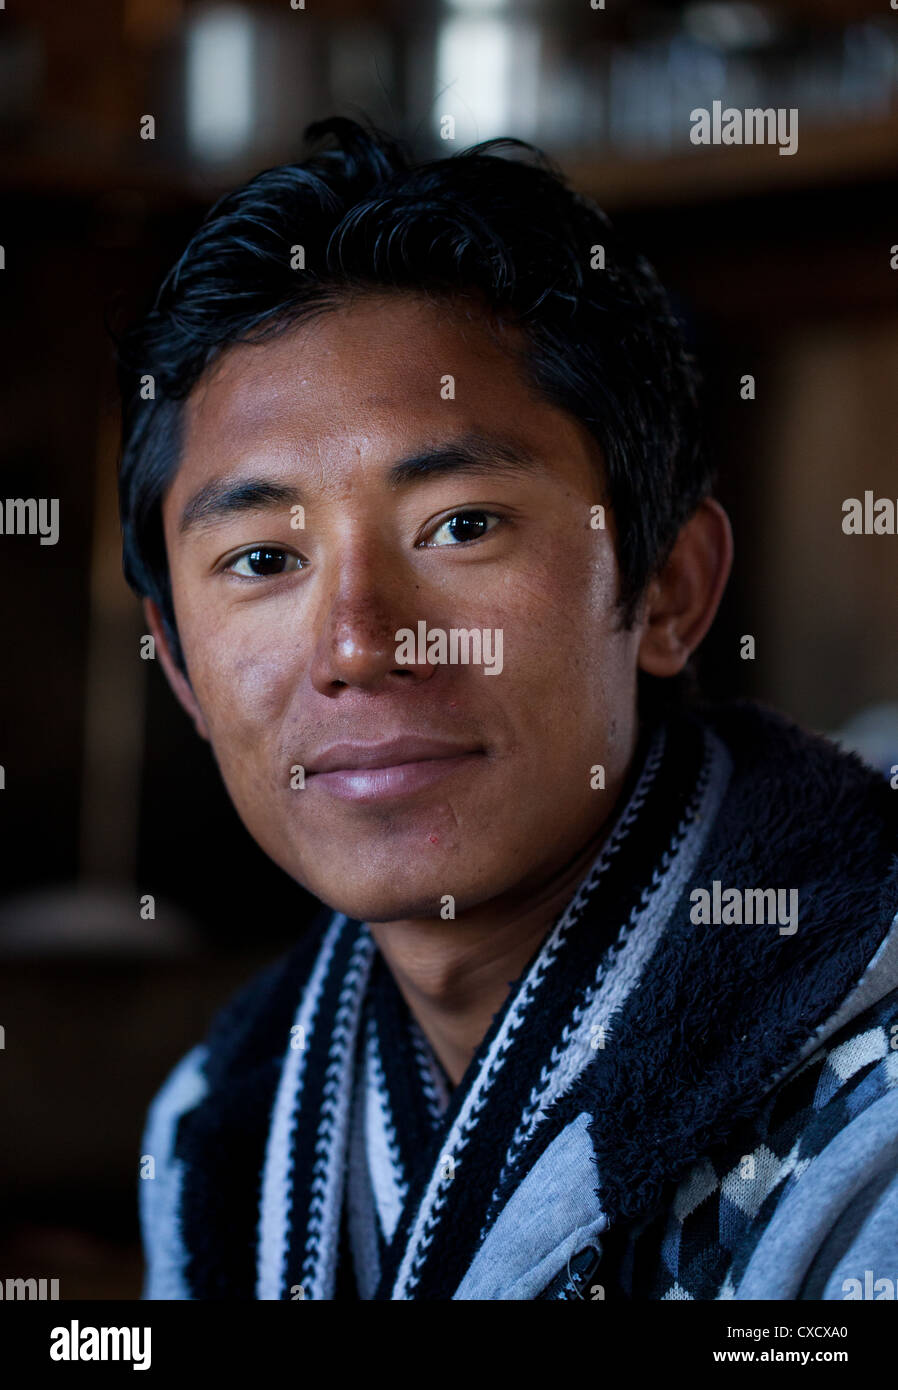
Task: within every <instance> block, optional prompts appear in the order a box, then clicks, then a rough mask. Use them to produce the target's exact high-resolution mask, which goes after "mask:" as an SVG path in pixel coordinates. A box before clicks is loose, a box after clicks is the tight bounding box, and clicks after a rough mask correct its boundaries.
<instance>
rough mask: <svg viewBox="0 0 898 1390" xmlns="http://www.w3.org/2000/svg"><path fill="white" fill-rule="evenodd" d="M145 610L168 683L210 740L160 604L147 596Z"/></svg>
mask: <svg viewBox="0 0 898 1390" xmlns="http://www.w3.org/2000/svg"><path fill="white" fill-rule="evenodd" d="M143 611H144V614H145V615H146V620H147V622H148V623H149V626H150V632H151V633H152V634H153V637H154V638H155V642H156V652H157V653H158V656H159V660H160V661H161V662H162V669H163V671H164V672H165V674H166V676H167V678H168V683H169V685H170V686H171V688H172V690H173V691H174V692H175V694H176V696H177V697H178V700H179V701H180V703H181V704H182V705H183V707H184V709H185V710H186V711H187V713H188V714H189V715H190V718H191V719H192V720H193V724H194V728H195V729H196V731H197V733H198V734H199V736H200V738H204V739H206V741H207V742H208V741H209V730H208V729H207V728H206V721H205V719H204V718H203V712H202V710H201V709H200V707H199V705H198V704H197V699H196V696H195V695H194V693H193V686H192V685H191V684H190V681H189V680H188V679H187V677H186V676H185V674H184V672H183V671H182V670H181V668H180V666H179V665H178V664H177V662H176V661H175V658H174V655H173V653H172V649H171V646H170V644H169V640H168V634H167V633H166V630H165V623H164V622H163V621H162V614H161V612H160V611H159V606H158V604H156V603H154V602H153V600H152V599H151V598H145V599H144V601H143Z"/></svg>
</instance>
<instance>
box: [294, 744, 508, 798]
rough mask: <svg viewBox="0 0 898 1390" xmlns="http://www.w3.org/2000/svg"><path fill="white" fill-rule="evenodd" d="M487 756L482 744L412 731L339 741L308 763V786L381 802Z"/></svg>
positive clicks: (338, 795) (335, 794)
mask: <svg viewBox="0 0 898 1390" xmlns="http://www.w3.org/2000/svg"><path fill="white" fill-rule="evenodd" d="M483 756H484V750H483V749H482V748H477V747H466V746H465V745H463V744H459V743H456V742H449V741H447V740H445V739H433V738H419V737H412V736H405V737H402V738H397V739H389V740H386V741H382V742H380V743H374V744H361V743H335V744H331V746H330V747H328V748H326V749H324V750H322V752H321V753H320V754H318V755H317V756H316V757H315V758H314V759H313V761H312V763H311V765H310V766H307V767H306V786H307V787H308V786H317V787H319V788H320V789H321V790H323V791H327V792H330V793H331V795H333V796H336V797H338V798H339V799H340V800H342V801H381V800H384V799H386V798H390V797H397V796H406V795H408V794H410V793H411V792H415V791H420V790H421V789H422V788H423V787H428V786H431V785H432V784H433V783H434V782H437V781H440V780H441V779H442V778H443V777H448V776H449V775H450V774H451V773H453V772H456V771H457V770H458V769H459V768H461V767H465V766H473V765H474V763H475V760H477V759H482V758H483Z"/></svg>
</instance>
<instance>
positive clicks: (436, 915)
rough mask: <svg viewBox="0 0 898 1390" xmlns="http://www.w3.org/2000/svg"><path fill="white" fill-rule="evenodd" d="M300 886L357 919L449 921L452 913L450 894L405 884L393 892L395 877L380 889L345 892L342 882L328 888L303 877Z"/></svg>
mask: <svg viewBox="0 0 898 1390" xmlns="http://www.w3.org/2000/svg"><path fill="white" fill-rule="evenodd" d="M399 876H400V875H399V874H398V873H397V877H399ZM303 887H305V888H307V889H308V891H309V892H310V893H312V894H314V896H315V897H316V898H319V899H320V901H321V902H322V903H324V904H325V906H326V907H329V908H330V909H331V910H332V911H333V912H342V913H344V914H345V916H347V917H350V918H353V919H355V920H357V921H359V922H371V923H376V922H408V921H412V920H421V919H433V920H434V921H451V920H452V918H454V917H455V914H456V905H455V898H454V896H453V895H452V894H450V893H441V892H435V891H434V890H433V889H430V888H427V889H425V888H422V889H420V890H419V891H417V892H410V891H409V888H408V885H407V884H406V885H404V886H403V891H402V892H401V893H397V892H396V882H395V880H394V881H393V882H392V883H391V884H389V885H387V886H385V887H384V888H382V889H380V890H378V889H376V888H372V889H370V890H367V889H360V890H359V891H358V892H353V893H347V891H346V887H345V885H343V887H342V888H338V889H334V891H330V889H329V887H328V886H327V885H324V884H318V885H315V884H312V883H309V882H308V881H305V882H304V883H303Z"/></svg>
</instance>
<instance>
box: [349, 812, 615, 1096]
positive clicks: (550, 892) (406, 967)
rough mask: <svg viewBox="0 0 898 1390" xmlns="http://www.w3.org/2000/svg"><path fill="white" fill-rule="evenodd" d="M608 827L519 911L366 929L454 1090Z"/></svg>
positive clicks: (483, 911) (490, 909)
mask: <svg viewBox="0 0 898 1390" xmlns="http://www.w3.org/2000/svg"><path fill="white" fill-rule="evenodd" d="M607 829H608V825H607V822H606V825H605V826H603V827H602V832H601V833H600V834H599V835H598V836H596V837H595V838H594V839H592V840H590V842H589V843H588V844H587V845H585V846H584V847H583V849H582V850H581V851H580V852H579V853H578V854H577V855H576V856H575V858H574V859H573V860H571V861H570V862H569V863H568V864H567V865H566V866H565V867H564V868H563V869H562V870H561V871H560V872H559V873H557V874H556V875H555V876H553V877H552V878H551V879H550V880H549V881H548V882H547V883H546V885H545V886H544V887H543V889H542V890H541V891H540V892H539V893H537V894H535V895H531V896H530V897H529V898H528V900H527V902H526V904H519V905H518V906H517V907H516V908H515V907H511V908H508V907H506V908H505V909H504V910H503V908H502V907H501V905H500V904H498V903H490V904H486V905H484V906H483V907H480V908H476V909H474V910H473V911H472V912H471V913H466V914H464V915H462V916H461V917H459V918H458V919H457V920H455V921H443V920H442V919H437V920H433V919H432V918H426V919H415V920H410V921H401V922H375V923H371V925H370V930H371V934H372V936H373V937H374V939H375V941H376V942H377V946H378V948H379V950H380V952H381V954H382V955H383V957H384V959H385V960H386V963H387V966H388V967H389V970H390V972H391V974H392V975H393V978H394V979H395V981H396V984H397V986H398V987H399V990H400V992H401V993H402V995H403V998H404V999H405V1001H406V1003H407V1004H408V1007H409V1009H410V1010H411V1012H412V1014H413V1016H414V1017H415V1018H416V1019H417V1021H418V1023H419V1024H420V1026H421V1029H422V1030H423V1032H424V1035H425V1037H426V1038H427V1039H428V1041H429V1043H430V1045H431V1047H432V1048H433V1050H434V1052H435V1053H436V1055H437V1057H438V1058H439V1060H440V1062H441V1063H442V1065H443V1068H444V1069H445V1071H446V1073H447V1075H448V1076H449V1078H450V1080H451V1081H452V1084H453V1085H454V1086H457V1085H458V1083H459V1082H460V1081H461V1079H462V1077H463V1076H464V1073H465V1071H466V1070H467V1068H468V1065H469V1063H470V1061H471V1059H472V1058H473V1056H474V1053H475V1052H476V1051H477V1048H478V1047H479V1046H480V1043H481V1042H482V1041H483V1038H484V1037H485V1035H486V1033H487V1031H488V1030H489V1027H490V1024H491V1023H492V1021H493V1018H494V1016H495V1015H496V1014H497V1013H498V1012H499V1010H500V1009H501V1008H502V1006H503V1004H504V1003H505V1001H506V999H507V997H508V992H509V989H510V987H511V986H512V985H513V984H514V982H515V981H516V980H517V979H518V978H519V977H520V975H521V973H522V971H523V970H524V967H525V966H526V964H527V962H528V960H530V958H531V956H533V955H534V953H535V952H536V951H537V949H538V948H539V946H540V945H541V944H542V942H543V941H544V939H545V937H546V936H547V935H548V933H549V930H550V929H551V927H552V924H553V922H554V921H555V920H556V918H557V917H558V915H559V913H560V912H562V911H563V910H564V908H565V907H566V905H567V903H568V902H569V901H570V899H571V897H572V896H573V894H574V892H575V890H576V888H577V886H578V885H579V883H580V882H581V881H582V879H583V878H584V876H585V875H586V873H587V871H588V869H589V866H590V864H591V863H592V861H593V860H594V859H595V857H596V855H597V853H598V851H599V848H600V846H601V843H602V840H603V839H604V837H605V834H606V833H607Z"/></svg>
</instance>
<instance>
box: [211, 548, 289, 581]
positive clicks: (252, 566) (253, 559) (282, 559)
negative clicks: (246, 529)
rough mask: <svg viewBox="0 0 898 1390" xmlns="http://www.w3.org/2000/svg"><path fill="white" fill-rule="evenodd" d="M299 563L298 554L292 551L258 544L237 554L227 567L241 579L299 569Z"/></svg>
mask: <svg viewBox="0 0 898 1390" xmlns="http://www.w3.org/2000/svg"><path fill="white" fill-rule="evenodd" d="M301 564H302V561H301V560H300V558H299V556H298V555H294V554H293V553H292V551H289V550H278V548H277V547H276V546H273V545H258V546H256V547H255V548H254V549H253V550H245V551H244V552H243V554H242V555H238V556H237V558H236V559H235V560H232V561H231V563H230V564H229V565H228V566H227V569H228V570H229V571H230V573H231V574H239V575H240V576H241V577H242V578H243V579H264V578H265V577H266V576H268V575H272V574H288V573H289V572H290V570H295V569H299V568H300V566H301Z"/></svg>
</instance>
